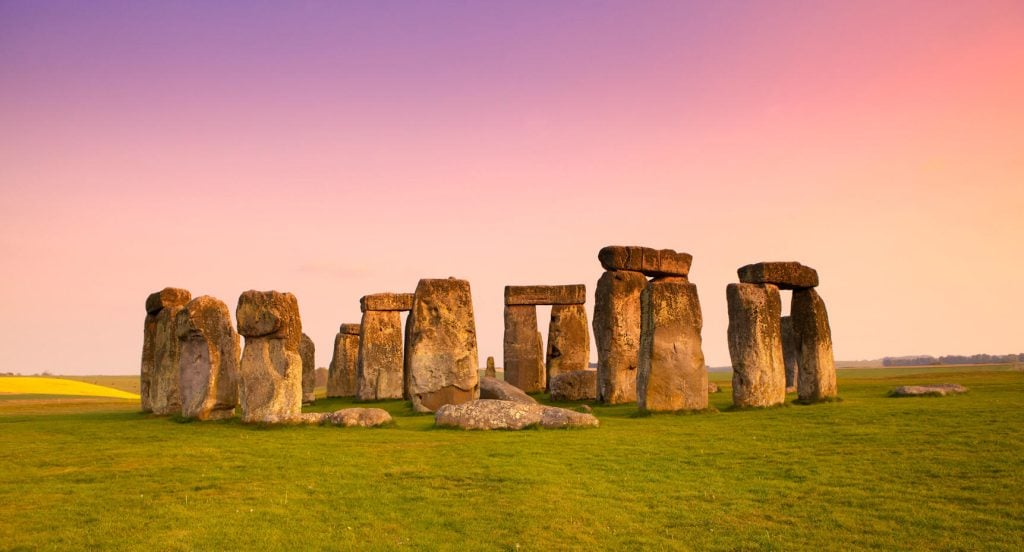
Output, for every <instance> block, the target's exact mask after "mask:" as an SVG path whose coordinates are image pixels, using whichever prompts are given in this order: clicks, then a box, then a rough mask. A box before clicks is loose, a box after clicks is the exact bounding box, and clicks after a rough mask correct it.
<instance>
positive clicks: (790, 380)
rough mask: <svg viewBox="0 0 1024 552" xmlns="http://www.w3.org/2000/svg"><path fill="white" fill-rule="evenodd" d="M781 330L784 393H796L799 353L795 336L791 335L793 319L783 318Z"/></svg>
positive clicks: (789, 317)
mask: <svg viewBox="0 0 1024 552" xmlns="http://www.w3.org/2000/svg"><path fill="white" fill-rule="evenodd" d="M780 327H781V329H782V362H783V363H784V364H785V365H786V392H787V393H790V392H793V391H796V382H797V380H798V379H799V378H798V374H797V372H798V366H799V365H800V363H799V356H800V351H799V349H798V347H797V342H796V334H795V333H793V318H792V317H791V316H783V317H782V320H781V326H780Z"/></svg>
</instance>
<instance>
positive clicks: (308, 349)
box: [299, 334, 316, 404]
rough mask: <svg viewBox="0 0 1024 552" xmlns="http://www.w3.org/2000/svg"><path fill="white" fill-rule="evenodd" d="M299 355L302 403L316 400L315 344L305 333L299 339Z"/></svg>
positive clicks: (310, 402)
mask: <svg viewBox="0 0 1024 552" xmlns="http://www.w3.org/2000/svg"><path fill="white" fill-rule="evenodd" d="M299 357H300V358H301V359H302V404H313V403H314V402H315V401H316V345H314V344H313V340H312V339H310V337H309V336H308V335H306V334H302V340H301V341H299Z"/></svg>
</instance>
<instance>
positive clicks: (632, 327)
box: [594, 270, 647, 404]
mask: <svg viewBox="0 0 1024 552" xmlns="http://www.w3.org/2000/svg"><path fill="white" fill-rule="evenodd" d="M645 287H647V278H645V277H644V275H643V274H641V273H639V272H633V271H628V270H609V271H607V272H605V273H604V274H602V275H601V279H600V280H598V281H597V289H596V290H595V292H594V342H595V343H596V345H597V361H598V362H597V398H598V400H601V401H603V402H605V403H607V404H620V403H628V402H633V401H635V400H636V370H637V359H638V357H639V352H640V293H641V292H643V290H644V288H645Z"/></svg>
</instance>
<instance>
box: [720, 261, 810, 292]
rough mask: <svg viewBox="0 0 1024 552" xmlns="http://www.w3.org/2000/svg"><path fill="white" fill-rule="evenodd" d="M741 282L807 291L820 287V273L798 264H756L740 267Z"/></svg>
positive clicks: (738, 271)
mask: <svg viewBox="0 0 1024 552" xmlns="http://www.w3.org/2000/svg"><path fill="white" fill-rule="evenodd" d="M736 272H737V273H739V277H740V282H742V283H744V284H771V285H773V286H775V287H777V288H779V289H805V288H813V287H817V285H818V272H817V271H816V270H814V269H813V268H811V267H809V266H804V265H802V264H800V263H797V262H770V263H755V264H749V265H746V266H744V267H740V268H739V270H737V271H736Z"/></svg>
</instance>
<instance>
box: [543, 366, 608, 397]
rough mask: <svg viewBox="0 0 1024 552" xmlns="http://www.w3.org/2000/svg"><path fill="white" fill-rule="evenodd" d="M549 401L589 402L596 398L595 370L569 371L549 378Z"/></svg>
mask: <svg viewBox="0 0 1024 552" xmlns="http://www.w3.org/2000/svg"><path fill="white" fill-rule="evenodd" d="M549 387H551V400H553V401H590V400H594V399H596V398H597V370H590V369H587V370H571V371H569V372H562V373H561V374H558V375H557V376H555V377H553V378H551V381H550V382H549Z"/></svg>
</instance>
